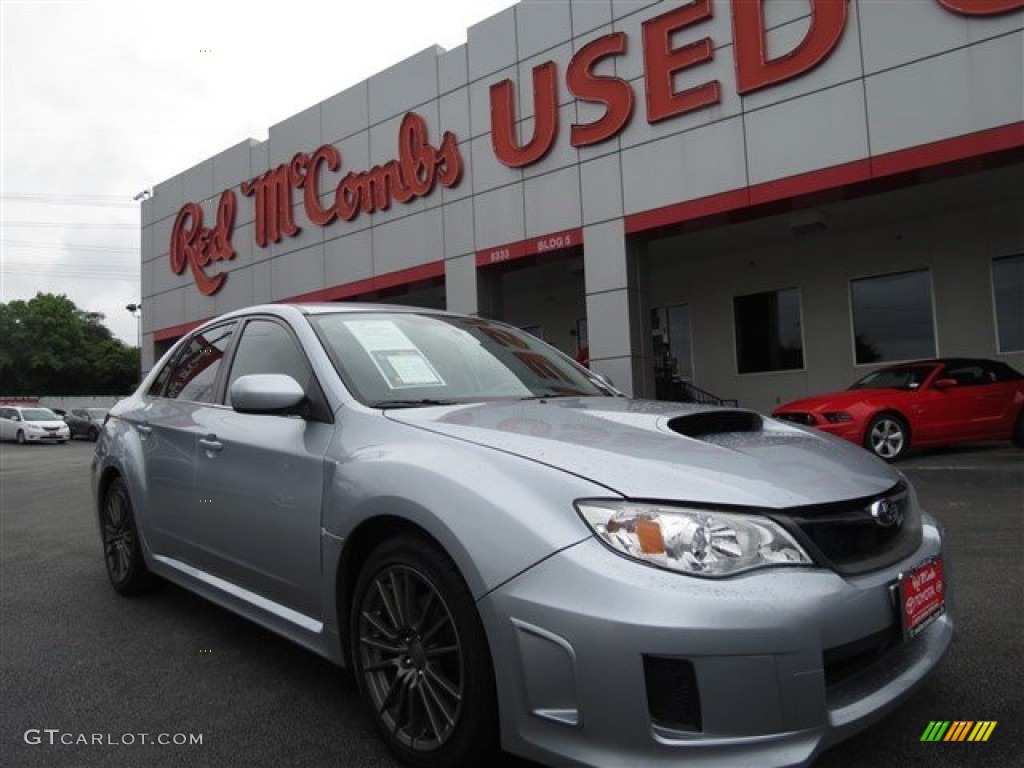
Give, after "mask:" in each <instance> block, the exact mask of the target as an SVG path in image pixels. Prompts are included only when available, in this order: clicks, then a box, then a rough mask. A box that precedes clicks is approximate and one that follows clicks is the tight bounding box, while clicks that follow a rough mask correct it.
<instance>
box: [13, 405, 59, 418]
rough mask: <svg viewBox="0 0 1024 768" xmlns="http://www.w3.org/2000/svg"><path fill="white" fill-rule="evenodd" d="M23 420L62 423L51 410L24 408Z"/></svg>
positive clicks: (22, 410) (22, 412)
mask: <svg viewBox="0 0 1024 768" xmlns="http://www.w3.org/2000/svg"><path fill="white" fill-rule="evenodd" d="M21 418H23V419H24V420H25V421H60V416H58V415H57V414H56V413H54V412H53V411H51V410H50V409H49V408H22V409H21Z"/></svg>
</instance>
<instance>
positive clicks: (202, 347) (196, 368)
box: [164, 323, 235, 403]
mask: <svg viewBox="0 0 1024 768" xmlns="http://www.w3.org/2000/svg"><path fill="white" fill-rule="evenodd" d="M234 328H235V324H234V323H230V324H228V325H219V326H217V327H215V328H209V329H207V330H205V331H202V332H201V333H197V334H196V335H195V336H193V337H192V338H190V339H189V340H188V341H187V342H186V344H185V347H184V349H182V350H181V352H180V353H179V354H178V357H177V362H176V363H175V365H174V370H172V371H171V372H170V375H169V377H168V381H167V389H166V391H165V392H164V397H169V398H176V399H179V400H192V401H194V402H198V403H209V402H212V400H213V396H214V391H213V387H214V384H215V383H216V381H217V371H218V370H219V369H220V362H221V360H222V359H223V358H224V353H225V352H226V351H227V348H228V343H229V342H230V341H231V334H232V333H233V331H234Z"/></svg>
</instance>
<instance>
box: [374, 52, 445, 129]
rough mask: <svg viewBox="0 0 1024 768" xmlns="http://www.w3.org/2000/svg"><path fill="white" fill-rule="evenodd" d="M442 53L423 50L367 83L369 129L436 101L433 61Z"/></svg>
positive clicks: (435, 75)
mask: <svg viewBox="0 0 1024 768" xmlns="http://www.w3.org/2000/svg"><path fill="white" fill-rule="evenodd" d="M441 53H443V49H441V48H438V47H437V46H432V47H430V48H426V49H424V50H422V51H420V52H419V53H417V54H416V55H414V56H410V57H409V58H407V59H405V60H404V61H400V62H398V63H397V64H395V65H394V66H392V67H389V68H388V69H385V70H384V71H383V72H380V73H379V74H376V75H374V76H373V77H371V78H370V80H369V88H370V125H376V124H377V123H379V122H381V121H383V120H387V119H388V118H391V117H394V116H395V115H401V114H404V113H405V112H408V111H409V110H411V109H414V108H415V109H416V110H417V111H419V105H421V104H426V103H427V102H428V101H435V100H436V99H437V94H438V89H437V57H438V55H439V54H441Z"/></svg>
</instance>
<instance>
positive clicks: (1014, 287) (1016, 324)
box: [992, 253, 1024, 353]
mask: <svg viewBox="0 0 1024 768" xmlns="http://www.w3.org/2000/svg"><path fill="white" fill-rule="evenodd" d="M992 290H993V293H994V294H995V304H996V328H997V335H998V337H999V351H1000V352H1004V353H1005V352H1024V254H1020V253H1018V254H1016V255H1015V256H1003V257H1002V258H999V259H993V261H992Z"/></svg>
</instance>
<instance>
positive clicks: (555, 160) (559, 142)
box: [519, 103, 580, 179]
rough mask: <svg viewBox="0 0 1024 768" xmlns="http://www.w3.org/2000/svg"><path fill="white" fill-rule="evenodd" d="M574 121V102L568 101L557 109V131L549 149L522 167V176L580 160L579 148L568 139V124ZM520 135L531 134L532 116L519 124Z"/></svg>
mask: <svg viewBox="0 0 1024 768" xmlns="http://www.w3.org/2000/svg"><path fill="white" fill-rule="evenodd" d="M575 122H576V104H575V103H569V104H566V105H565V106H563V107H559V109H558V125H559V131H558V133H557V135H556V136H555V141H554V144H553V145H552V147H551V150H550V151H549V152H548V153H547V154H546V155H544V157H543V158H541V159H540V160H539V161H537V162H536V163H533V164H532V165H528V166H526V167H525V168H524V169H523V176H524V178H527V179H529V178H531V177H533V176H540V175H541V174H545V173H550V172H551V171H555V170H558V169H560V168H567V167H569V166H572V165H576V164H577V163H579V161H580V154H579V150H577V149H576V147H574V146H573V145H572V142H571V141H570V140H569V126H570V125H571V124H572V123H575ZM519 131H520V135H522V136H533V131H534V127H533V118H532V117H531V118H528V119H526V120H523V121H522V122H521V123H520V124H519Z"/></svg>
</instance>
